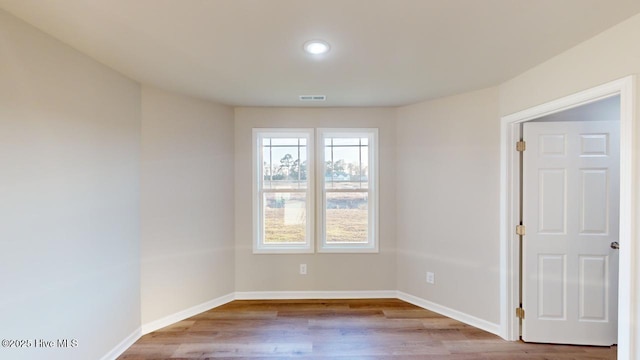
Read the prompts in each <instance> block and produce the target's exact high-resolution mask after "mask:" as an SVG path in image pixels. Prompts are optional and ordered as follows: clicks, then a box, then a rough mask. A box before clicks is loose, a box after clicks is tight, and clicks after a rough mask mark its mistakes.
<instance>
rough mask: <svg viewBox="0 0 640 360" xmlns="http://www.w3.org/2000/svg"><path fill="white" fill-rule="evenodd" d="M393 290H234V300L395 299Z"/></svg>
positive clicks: (395, 295)
mask: <svg viewBox="0 0 640 360" xmlns="http://www.w3.org/2000/svg"><path fill="white" fill-rule="evenodd" d="M397 297H398V292H397V291H395V290H371V291H236V293H235V299H236V300H282V299H386V298H392V299H395V298H397Z"/></svg>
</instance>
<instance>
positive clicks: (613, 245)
mask: <svg viewBox="0 0 640 360" xmlns="http://www.w3.org/2000/svg"><path fill="white" fill-rule="evenodd" d="M611 248H612V249H616V250H618V249H620V244H619V243H618V242H617V241H614V242H612V243H611Z"/></svg>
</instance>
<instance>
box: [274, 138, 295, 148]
mask: <svg viewBox="0 0 640 360" xmlns="http://www.w3.org/2000/svg"><path fill="white" fill-rule="evenodd" d="M271 145H272V146H278V145H289V146H291V145H293V146H298V138H271Z"/></svg>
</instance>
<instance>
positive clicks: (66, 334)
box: [0, 11, 140, 360]
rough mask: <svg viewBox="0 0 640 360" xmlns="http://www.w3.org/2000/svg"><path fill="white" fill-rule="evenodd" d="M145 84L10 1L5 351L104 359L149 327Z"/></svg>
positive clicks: (0, 151) (0, 100)
mask: <svg viewBox="0 0 640 360" xmlns="http://www.w3.org/2000/svg"><path fill="white" fill-rule="evenodd" d="M139 119H140V87H139V86H138V84H136V83H135V82H133V81H131V80H129V79H127V78H125V77H123V76H122V75H120V74H118V73H116V72H114V71H113V70H111V69H109V68H107V67H105V66H102V65H100V64H98V63H97V62H95V61H93V60H91V59H89V58H88V57H86V56H85V55H82V54H80V53H79V52H77V51H75V50H73V49H71V48H70V47H68V46H66V45H64V44H62V43H60V42H58V41H57V40H54V39H53V38H51V37H50V36H48V35H46V34H44V33H41V32H40V31H38V30H36V29H35V28H33V27H31V26H29V25H27V24H25V23H23V22H22V21H20V20H18V19H16V18H14V17H13V16H11V15H8V14H7V13H6V12H4V11H0V276H2V279H1V280H0V339H30V340H32V341H33V340H34V339H44V340H54V341H55V340H57V339H77V340H78V347H77V348H66V349H61V348H54V349H44V348H33V347H32V348H27V349H24V348H23V349H15V348H4V347H3V348H0V358H2V359H27V358H28V359H35V358H40V359H65V360H68V359H80V360H86V359H98V358H100V357H102V355H104V354H105V353H107V352H108V351H110V350H111V349H112V348H113V347H115V346H116V345H117V344H118V343H120V341H122V340H123V339H124V338H126V337H127V336H129V335H130V334H132V333H133V332H134V331H135V330H136V329H138V327H139V326H140V283H139V278H140V270H139V269H140V264H139V223H140V217H139V156H140V154H139V153H140V151H139V147H140V122H139Z"/></svg>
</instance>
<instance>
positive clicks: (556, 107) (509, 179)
mask: <svg viewBox="0 0 640 360" xmlns="http://www.w3.org/2000/svg"><path fill="white" fill-rule="evenodd" d="M634 80H635V79H634V78H633V77H632V76H629V77H626V78H623V79H620V80H617V81H613V82H610V83H607V84H604V85H601V86H598V87H595V88H592V89H589V90H586V91H583V92H580V93H577V94H574V95H570V96H567V97H564V98H561V99H558V100H555V101H552V102H549V103H546V104H542V105H540V106H536V107H533V108H530V109H527V110H524V111H521V112H518V113H515V114H512V115H509V116H506V117H503V118H502V124H501V131H502V132H501V140H502V141H501V207H500V208H501V214H500V219H501V230H500V240H501V256H500V258H501V264H500V269H501V270H500V275H501V278H500V289H501V294H500V299H501V314H500V315H501V335H502V337H504V338H505V339H507V340H518V339H519V336H520V328H519V323H520V322H519V319H518V317H517V315H516V309H517V308H519V305H520V293H519V289H520V285H521V280H520V275H521V270H520V268H519V267H520V252H521V246H520V243H519V235H517V234H516V226H517V225H519V221H520V206H521V199H520V194H519V192H520V181H521V176H520V171H519V163H520V159H519V153H518V152H517V151H516V143H517V142H518V140H519V139H520V127H521V125H522V124H523V123H525V122H527V121H530V120H534V119H539V118H543V117H552V116H553V114H558V113H560V112H562V111H565V110H569V109H577V108H579V107H581V106H584V105H587V106H588V104H592V103H595V102H597V101H599V100H603V99H608V98H612V97H616V96H617V97H619V111H620V134H621V137H620V183H619V187H620V206H619V209H620V221H619V231H620V232H619V237H620V238H619V243H620V252H619V267H618V271H619V279H620V281H619V289H618V318H619V319H630V316H631V315H632V306H633V305H632V294H631V292H630V291H631V289H632V288H633V284H632V281H633V277H632V276H631V271H632V269H633V268H632V266H634V265H635V261H636V260H635V259H634V258H633V257H632V254H633V253H634V252H635V244H633V243H632V241H631V239H632V222H631V215H632V206H633V204H632V193H633V191H632V177H633V176H632V160H633V153H632V151H633V149H634V143H633V142H634V139H633V131H632V129H633V125H634V124H633V122H634V113H633V109H634V106H633V104H634V88H633V84H634ZM576 111H578V110H576ZM632 330H633V329H632V324H631V323H630V322H629V321H620V322H619V323H618V341H617V343H618V356H619V358H628V357H629V354H630V349H631V344H632V341H633V339H632Z"/></svg>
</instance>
